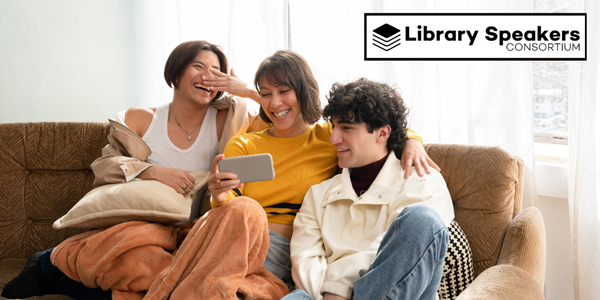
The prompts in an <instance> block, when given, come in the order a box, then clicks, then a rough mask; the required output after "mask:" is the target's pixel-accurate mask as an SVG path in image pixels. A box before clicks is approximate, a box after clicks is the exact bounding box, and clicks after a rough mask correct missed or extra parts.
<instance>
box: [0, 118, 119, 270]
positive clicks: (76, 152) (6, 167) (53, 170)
mask: <svg viewBox="0 0 600 300" xmlns="http://www.w3.org/2000/svg"><path fill="white" fill-rule="evenodd" d="M108 132H109V125H108V123H66V122H58V123H11V124H0V241H2V247H0V259H3V258H8V257H10V258H26V257H29V256H30V255H31V254H33V253H35V252H37V251H40V250H44V249H47V248H50V247H53V246H56V245H58V243H60V242H61V241H62V240H64V239H66V238H67V237H69V236H72V235H74V234H77V233H80V232H82V231H84V230H83V229H64V230H54V229H53V228H52V223H53V222H54V221H55V220H56V219H58V218H60V217H61V216H62V215H64V214H65V213H66V212H67V211H68V210H69V209H70V208H71V207H72V206H73V205H74V204H75V203H77V201H78V200H79V199H81V198H82V197H83V196H84V195H85V194H86V193H87V192H88V191H89V190H90V189H91V187H92V182H93V179H94V175H93V173H92V171H91V170H90V164H91V163H92V161H94V159H96V158H97V157H99V156H100V154H101V151H102V148H103V147H104V146H105V145H106V144H107V143H108V140H107V136H108Z"/></svg>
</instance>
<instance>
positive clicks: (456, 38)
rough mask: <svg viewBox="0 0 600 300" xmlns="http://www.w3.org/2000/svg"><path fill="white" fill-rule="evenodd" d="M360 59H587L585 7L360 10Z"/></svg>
mask: <svg viewBox="0 0 600 300" xmlns="http://www.w3.org/2000/svg"><path fill="white" fill-rule="evenodd" d="M364 18H365V23H364V59H365V60H390V61H393V60H463V61H466V60H587V14H585V13H566V14H550V13H439V14H435V13H365V14H364Z"/></svg>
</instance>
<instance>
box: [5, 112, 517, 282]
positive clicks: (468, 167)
mask: <svg viewBox="0 0 600 300" xmlns="http://www.w3.org/2000/svg"><path fill="white" fill-rule="evenodd" d="M109 129H110V127H109V124H108V123H66V122H58V123H12V124H0V241H1V242H2V247H0V259H3V258H9V257H10V258H26V257H29V256H30V255H31V254H33V253H35V252H37V251H41V250H44V249H47V248H50V247H53V246H56V245H57V244H58V243H60V242H61V241H62V240H64V239H66V238H67V237H69V236H72V235H74V234H77V233H80V232H82V231H85V229H75V228H70V229H63V230H54V229H53V228H52V223H53V222H54V221H55V220H56V219H58V218H60V217H61V216H62V215H64V214H65V213H66V212H67V211H68V210H69V209H70V208H71V207H72V206H73V205H75V203H77V201H79V199H81V198H82V197H83V196H84V195H85V194H86V193H87V192H88V191H89V190H90V189H91V187H92V182H93V179H94V175H93V173H92V171H91V170H90V164H91V163H92V161H94V160H95V159H96V158H97V157H99V156H100V154H101V151H102V148H103V147H104V146H105V145H106V144H107V143H108V140H107V136H108V133H109ZM425 148H426V150H427V152H428V153H429V155H430V156H431V158H432V159H433V160H434V161H435V162H436V163H437V164H438V165H439V166H440V168H441V169H442V175H443V176H444V179H445V180H446V183H447V185H448V188H449V190H450V194H451V196H452V200H453V202H454V209H455V215H456V220H457V222H458V223H459V224H460V226H461V227H462V229H463V230H464V231H465V234H466V235H467V238H468V239H469V243H470V244H471V248H472V250H473V259H474V267H475V275H479V273H481V272H482V271H483V270H485V269H487V268H489V267H491V266H493V265H495V264H496V261H497V258H498V253H499V251H500V247H501V243H502V239H503V237H504V233H505V230H506V227H507V226H508V223H509V221H510V220H511V219H512V218H513V217H514V216H516V215H517V214H518V213H519V212H520V211H521V187H522V178H523V173H522V172H523V170H522V169H523V163H522V161H521V160H520V159H518V158H515V157H512V156H511V155H510V154H508V153H507V152H506V151H504V150H502V149H500V148H499V147H480V146H469V145H448V144H428V145H425Z"/></svg>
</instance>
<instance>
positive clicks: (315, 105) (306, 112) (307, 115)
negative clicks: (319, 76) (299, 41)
mask: <svg viewBox="0 0 600 300" xmlns="http://www.w3.org/2000/svg"><path fill="white" fill-rule="evenodd" d="M263 77H264V78H265V79H267V81H269V83H270V84H272V85H275V86H280V85H284V86H288V87H290V88H293V89H294V92H296V99H297V100H298V105H299V106H300V112H301V113H302V119H303V120H304V122H305V123H307V124H314V123H315V122H317V121H318V120H319V118H321V113H322V110H321V101H320V100H319V85H318V84H317V80H316V79H315V76H313V74H312V71H311V70H310V67H309V66H308V63H306V60H304V58H302V56H300V55H299V54H298V53H295V52H293V51H290V50H279V51H277V52H275V54H273V55H271V56H269V57H267V58H265V60H263V62H262V63H261V64H260V66H259V67H258V70H257V71H256V74H255V75H254V86H255V87H256V90H257V91H259V92H260V86H259V81H260V79H261V78H263ZM260 118H261V119H262V120H263V121H265V122H267V123H272V122H271V120H270V119H269V117H268V116H267V114H266V113H265V112H264V111H263V109H262V106H261V108H260Z"/></svg>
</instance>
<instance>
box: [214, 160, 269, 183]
mask: <svg viewBox="0 0 600 300" xmlns="http://www.w3.org/2000/svg"><path fill="white" fill-rule="evenodd" d="M218 164H219V172H230V173H233V174H236V175H237V179H239V180H240V182H241V183H245V182H253V181H263V180H271V179H273V178H275V170H274V169H273V158H272V157H271V154H269V153H263V154H254V155H245V156H236V157H231V158H225V159H223V160H220V161H219V162H218Z"/></svg>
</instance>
